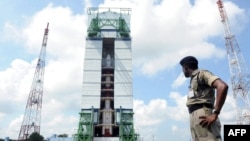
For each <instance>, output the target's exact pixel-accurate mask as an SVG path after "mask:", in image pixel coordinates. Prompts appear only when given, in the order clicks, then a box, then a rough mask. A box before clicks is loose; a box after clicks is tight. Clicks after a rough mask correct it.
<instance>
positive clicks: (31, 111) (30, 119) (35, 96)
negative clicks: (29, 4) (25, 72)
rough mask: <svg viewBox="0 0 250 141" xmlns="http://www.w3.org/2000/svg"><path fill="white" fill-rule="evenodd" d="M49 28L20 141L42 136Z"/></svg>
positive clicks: (45, 36)
mask: <svg viewBox="0 0 250 141" xmlns="http://www.w3.org/2000/svg"><path fill="white" fill-rule="evenodd" d="M48 28H49V23H48V24H47V27H46V29H45V31H44V36H43V42H42V48H41V51H40V55H39V58H38V61H37V65H36V70H35V74H34V78H33V82H32V87H31V90H30V93H29V97H28V101H27V105H26V109H25V114H24V117H23V122H22V125H21V129H20V132H19V136H18V140H19V141H25V140H28V138H29V136H30V135H31V134H32V133H34V132H37V133H39V134H40V122H41V110H42V97H43V80H44V68H45V56H46V45H47V40H48V33H49V29H48Z"/></svg>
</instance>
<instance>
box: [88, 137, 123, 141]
mask: <svg viewBox="0 0 250 141" xmlns="http://www.w3.org/2000/svg"><path fill="white" fill-rule="evenodd" d="M93 141H119V137H105V138H104V137H95V138H94V140H93Z"/></svg>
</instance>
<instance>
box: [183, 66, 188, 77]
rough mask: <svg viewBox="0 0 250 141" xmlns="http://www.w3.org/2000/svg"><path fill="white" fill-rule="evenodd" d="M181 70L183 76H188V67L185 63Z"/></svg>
mask: <svg viewBox="0 0 250 141" xmlns="http://www.w3.org/2000/svg"><path fill="white" fill-rule="evenodd" d="M182 71H183V73H184V76H185V77H186V78H188V77H189V73H188V68H187V66H186V65H183V66H182Z"/></svg>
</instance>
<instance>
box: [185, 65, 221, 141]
mask: <svg viewBox="0 0 250 141" xmlns="http://www.w3.org/2000/svg"><path fill="white" fill-rule="evenodd" d="M218 78H219V77H217V76H215V75H213V74H212V73H211V72H209V71H207V70H199V69H197V70H195V71H194V72H193V73H192V76H191V80H190V86H189V94H188V100H187V107H188V109H189V113H190V130H191V134H192V138H193V141H221V135H220V134H221V133H220V132H221V124H220V121H219V118H218V119H217V120H216V121H215V122H213V123H212V124H211V125H210V126H209V127H202V126H201V125H200V122H201V119H199V117H200V116H208V115H210V114H212V110H213V106H214V101H215V91H214V88H212V83H213V82H214V81H215V80H216V79H218Z"/></svg>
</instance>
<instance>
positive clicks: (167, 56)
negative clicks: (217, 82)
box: [0, 0, 244, 139]
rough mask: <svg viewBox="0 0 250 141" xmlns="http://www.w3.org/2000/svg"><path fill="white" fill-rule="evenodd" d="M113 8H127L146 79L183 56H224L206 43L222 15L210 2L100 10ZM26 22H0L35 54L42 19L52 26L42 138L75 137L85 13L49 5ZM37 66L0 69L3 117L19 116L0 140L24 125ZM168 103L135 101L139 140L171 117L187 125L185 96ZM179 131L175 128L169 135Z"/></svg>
mask: <svg viewBox="0 0 250 141" xmlns="http://www.w3.org/2000/svg"><path fill="white" fill-rule="evenodd" d="M86 2H88V6H89V5H91V3H90V0H86ZM111 4H112V5H113V6H114V7H131V8H132V15H131V16H132V17H131V27H132V29H131V32H132V33H131V34H132V47H133V60H134V65H135V66H136V68H138V69H139V70H140V72H143V73H144V74H146V75H154V74H157V73H158V72H159V71H163V70H166V69H171V68H173V67H174V66H175V65H176V64H177V63H178V61H179V59H180V58H181V57H182V56H184V55H186V54H193V55H196V56H198V57H199V58H221V57H224V55H225V53H223V52H224V51H222V50H220V49H218V48H217V47H216V46H215V45H214V44H213V43H210V42H208V38H210V37H216V36H219V35H221V34H222V30H221V26H222V25H221V23H220V22H217V20H219V17H218V16H219V13H218V11H217V10H218V9H217V7H216V6H215V0H212V1H209V0H196V1H195V5H191V4H190V2H189V1H188V0H185V1H183V0H176V1H172V0H162V1H161V2H160V3H157V4H156V3H155V1H154V0H151V1H150V0H148V1H137V0H105V1H104V4H101V5H100V6H103V7H109V6H110V5H111ZM85 10H86V7H85ZM227 11H230V12H229V15H230V16H232V17H234V15H237V16H236V17H238V16H242V17H244V13H243V12H244V11H242V10H241V9H239V8H238V7H237V6H235V5H233V4H231V3H230V4H229V7H228V8H227ZM205 17H206V18H205ZM236 17H235V18H236ZM232 19H233V18H232ZM28 20H29V21H27V23H28V24H27V26H26V27H24V28H23V29H19V28H16V27H15V26H13V25H11V24H10V22H8V23H6V24H5V25H6V28H7V29H11V30H10V31H9V33H14V34H8V38H10V39H15V40H17V41H21V42H22V43H23V44H24V45H25V47H26V48H25V49H26V50H27V51H28V52H29V53H32V54H38V52H39V51H40V48H41V42H42V36H43V33H44V29H45V27H46V24H47V22H49V23H50V25H49V38H48V44H47V61H46V64H47V66H46V68H45V77H44V82H45V83H44V99H43V102H44V104H43V109H42V114H43V115H42V128H41V129H42V134H43V135H44V136H45V137H48V136H50V135H51V134H54V133H55V132H60V133H69V132H70V133H72V132H74V129H75V128H77V123H78V120H79V119H78V112H80V111H79V110H80V102H81V100H80V98H81V92H82V91H81V86H82V70H83V57H84V45H85V39H84V37H85V35H86V29H87V25H86V23H87V22H86V21H87V15H85V14H83V15H74V14H73V12H72V11H71V9H70V8H67V7H58V6H53V4H49V5H48V6H47V7H45V8H44V9H42V10H41V11H38V12H37V13H36V14H35V15H34V16H33V17H30V18H29V19H28ZM219 21H220V20H219ZM233 21H234V20H233ZM12 35H13V36H12ZM36 62H37V60H36V59H34V60H33V61H31V62H26V61H24V60H21V59H16V60H13V61H12V64H11V67H10V68H7V69H6V70H4V71H1V72H0V78H1V79H0V90H1V97H5V99H0V104H1V105H0V110H1V112H0V119H1V121H2V120H4V121H9V119H8V120H7V118H9V117H7V116H6V115H8V112H10V111H11V112H12V113H16V114H17V115H18V116H17V117H18V118H14V119H10V120H11V121H10V122H9V123H10V125H9V128H8V130H3V127H0V131H1V136H2V135H8V136H10V137H11V138H16V137H17V134H18V133H19V128H16V127H20V126H21V121H22V116H21V115H23V111H24V109H23V108H24V105H25V103H26V100H27V97H28V93H29V90H30V87H31V83H32V78H33V75H34V68H35V65H36ZM184 81H185V79H184V77H183V76H181V75H179V76H178V79H177V80H176V81H175V82H174V83H173V85H172V87H173V88H175V87H178V86H179V85H181V84H183V83H184ZM170 98H171V101H167V100H163V99H152V100H151V101H150V102H149V103H148V104H146V103H144V101H143V100H135V101H134V111H135V125H136V127H137V128H138V129H140V130H142V129H143V131H142V132H143V135H145V136H147V137H148V139H149V138H151V137H152V135H151V133H152V132H154V131H157V128H158V127H159V126H160V125H161V124H164V123H167V122H168V120H173V121H177V122H185V121H187V119H188V113H187V109H186V106H185V103H186V96H182V95H180V94H179V93H177V92H171V93H170ZM6 101H7V102H6ZM231 101H233V100H232V99H231V98H229V99H228V102H226V105H228V106H226V107H225V108H223V111H225V112H223V113H222V114H221V118H222V119H223V120H226V121H228V122H230V121H231V120H232V118H230V117H232V116H231V115H232V114H233V113H232V110H231V108H234V105H231ZM169 103H171V104H174V106H172V105H171V106H170V104H169ZM20 105H22V106H20ZM2 107H8V108H2ZM6 109H8V110H6ZM177 111H178V112H177ZM65 121H67V122H65ZM62 123H64V124H62ZM14 127H15V128H14ZM180 128H181V127H180V126H178V125H172V129H173V131H177V130H179V129H180ZM144 129H145V130H144ZM60 133H58V134H60Z"/></svg>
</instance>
